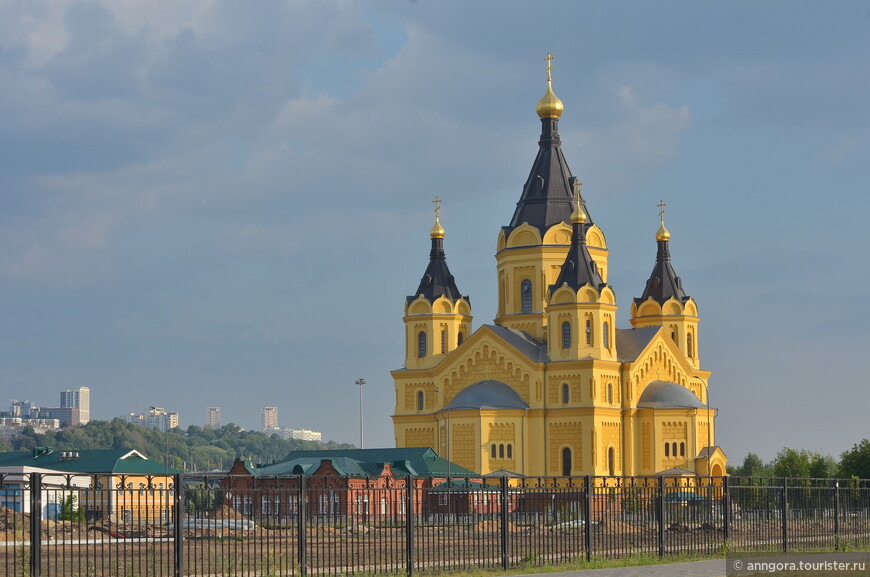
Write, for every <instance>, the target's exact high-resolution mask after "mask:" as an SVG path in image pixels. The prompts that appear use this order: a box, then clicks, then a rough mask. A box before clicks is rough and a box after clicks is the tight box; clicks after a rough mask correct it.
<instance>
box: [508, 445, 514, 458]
mask: <svg viewBox="0 0 870 577" xmlns="http://www.w3.org/2000/svg"><path fill="white" fill-rule="evenodd" d="M507 449H508V450H507V458H508V459H513V458H514V451H513V449H514V446H513V445H511V444H510V443H508V446H507Z"/></svg>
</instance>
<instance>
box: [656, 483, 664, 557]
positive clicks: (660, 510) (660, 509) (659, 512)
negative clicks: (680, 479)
mask: <svg viewBox="0 0 870 577" xmlns="http://www.w3.org/2000/svg"><path fill="white" fill-rule="evenodd" d="M656 517H658V537H659V557H664V556H665V478H664V476H660V477H659V490H658V495H657V497H656Z"/></svg>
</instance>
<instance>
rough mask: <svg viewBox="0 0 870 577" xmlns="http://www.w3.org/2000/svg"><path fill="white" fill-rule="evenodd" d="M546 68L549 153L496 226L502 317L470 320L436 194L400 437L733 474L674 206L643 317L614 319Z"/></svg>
mask: <svg viewBox="0 0 870 577" xmlns="http://www.w3.org/2000/svg"><path fill="white" fill-rule="evenodd" d="M549 60H550V57H549V55H548V61H549ZM551 69H552V66H550V65H549V64H548V67H547V91H546V93H545V94H544V96H543V98H541V100H540V101H539V102H538V104H537V107H536V112H537V114H538V116H539V117H540V119H541V136H540V140H539V150H538V153H537V156H536V158H535V160H534V163H533V165H532V169H531V172H530V174H529V177H528V179H527V180H526V182H525V185H524V186H523V191H522V195H521V196H520V199H519V202H518V203H517V205H516V209H515V211H514V214H513V218H512V219H511V220H510V224H508V225H507V226H503V227H502V228H501V230H500V231H499V233H498V243H497V247H498V248H497V252H496V273H497V281H498V309H497V316H496V319H495V322H494V324H485V325H483V326H481V327H479V328H478V329H477V330H474V331H472V316H471V302H470V300H469V298H468V296H464V295H462V294H461V293H460V291H459V289H458V288H457V285H456V281H455V280H454V278H453V275H451V274H450V270H449V269H448V267H447V261H446V256H445V251H444V236H445V231H444V228H443V227H442V226H441V223H440V222H439V208H438V202H439V200H438V199H437V197H436V208H435V225H434V226H433V227H432V229H431V231H430V237H431V242H432V247H431V250H430V253H429V264H428V267H427V268H426V271H425V273H424V274H423V278H422V279H421V281H420V284H419V286H418V288H417V291H416V292H415V293H414V294H413V295H411V296H409V297H407V298H406V301H405V309H404V312H405V315H404V319H403V320H404V325H405V363H404V367H403V368H401V369H398V370H395V371H392V373H391V374H392V377H393V379H394V383H395V389H396V407H395V412H394V415H393V426H394V430H395V436H396V446H397V447H433V448H435V449H436V451H437V452H438V453H439V454H440V455H441V456H443V457H445V458H447V459H448V460H449V461H452V462H454V463H457V464H459V465H461V466H463V467H465V468H467V469H470V470H472V471H475V472H477V473H480V474H488V473H492V472H504V471H508V472H511V473H515V474H519V475H525V476H572V475H629V476H635V475H654V474H657V473H658V474H676V475H681V474H683V475H701V476H707V475H713V476H719V475H723V474H725V462H726V457H725V454H724V453H723V452H722V450H721V449H720V448H719V447H717V446H716V445H715V434H714V422H715V409H712V408H710V407H709V406H708V404H707V402H708V401H707V398H708V390H707V382H708V379H709V376H710V372H709V371H706V370H703V369H702V368H701V366H700V360H699V355H698V350H699V345H700V341H699V338H698V324H699V320H700V317H699V313H698V306H697V304H696V303H695V301H694V299H693V298H692V297H691V296H688V295H687V294H686V292H685V290H684V288H683V283H682V280H681V279H680V277H678V276H677V275H676V272H675V271H674V268H673V266H672V264H671V257H670V250H669V245H670V240H671V235H670V233H669V232H668V230H667V229H666V228H665V225H664V204H663V203H660V204H659V207H660V211H659V216H660V226H659V229H658V231H657V233H656V235H655V239H656V243H657V253H656V261H655V266H654V267H653V270H652V273H651V274H650V276H649V278H648V280H647V281H646V286H645V287H644V288H643V292H642V294H641V296H640V297H639V298H635V299H634V300H633V302H632V305H631V327H632V328H630V329H618V328H616V311H617V305H616V296H615V294H614V291H613V288H612V287H611V286H610V285H609V284H608V283H607V271H608V266H609V264H608V250H607V242H606V240H605V236H604V233H603V232H602V229H601V228H600V227H599V226H598V224H597V223H595V222H594V221H593V220H592V218H591V216H590V214H589V211H588V210H587V206H586V201H585V200H584V199H583V197H582V196H581V191H580V181H579V179H577V178H576V177H575V176H573V175H572V174H571V171H570V169H569V168H568V163H567V162H566V160H565V156H564V155H563V153H562V146H561V139H560V137H559V132H558V127H559V119H560V117H561V116H562V112H563V109H564V108H563V104H562V101H561V100H559V98H557V97H556V95H555V94H554V93H553V89H552V78H551ZM639 284H640V283H639Z"/></svg>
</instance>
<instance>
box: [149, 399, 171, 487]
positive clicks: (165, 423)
mask: <svg viewBox="0 0 870 577" xmlns="http://www.w3.org/2000/svg"><path fill="white" fill-rule="evenodd" d="M151 411H153V412H154V413H155V414H157V415H159V416H160V417H163V476H164V477H166V476H167V475H168V474H169V420H168V415H167V414H166V413H165V412H163V411H161V412H159V413H158V412H157V407H151ZM164 482H166V481H165V479H164Z"/></svg>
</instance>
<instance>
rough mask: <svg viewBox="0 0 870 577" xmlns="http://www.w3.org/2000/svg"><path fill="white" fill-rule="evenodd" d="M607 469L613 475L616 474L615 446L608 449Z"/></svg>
mask: <svg viewBox="0 0 870 577" xmlns="http://www.w3.org/2000/svg"><path fill="white" fill-rule="evenodd" d="M607 470H608V471H609V475H610V476H611V477H612V476H614V475H615V474H616V451H615V450H614V449H613V447H610V448H609V449H607Z"/></svg>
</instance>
